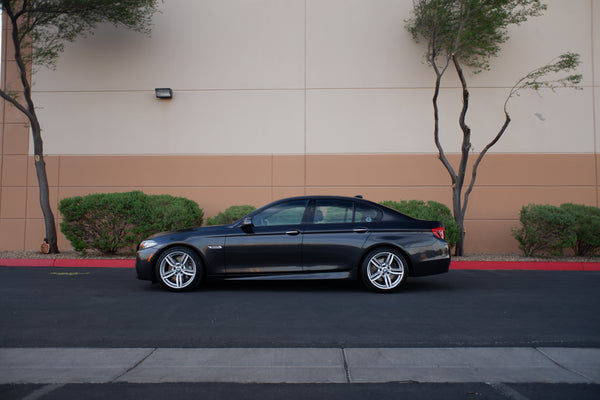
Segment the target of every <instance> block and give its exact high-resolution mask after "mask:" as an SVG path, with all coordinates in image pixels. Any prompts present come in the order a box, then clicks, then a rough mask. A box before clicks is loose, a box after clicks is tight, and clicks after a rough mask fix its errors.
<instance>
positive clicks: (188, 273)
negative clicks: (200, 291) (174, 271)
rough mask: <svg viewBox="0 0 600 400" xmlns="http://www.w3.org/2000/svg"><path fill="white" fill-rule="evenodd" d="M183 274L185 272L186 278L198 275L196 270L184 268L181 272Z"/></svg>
mask: <svg viewBox="0 0 600 400" xmlns="http://www.w3.org/2000/svg"><path fill="white" fill-rule="evenodd" d="M181 272H183V274H184V275H186V276H194V275H196V269H195V268H193V267H192V268H183V269H182V270H181Z"/></svg>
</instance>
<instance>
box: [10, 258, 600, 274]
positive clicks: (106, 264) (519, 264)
mask: <svg viewBox="0 0 600 400" xmlns="http://www.w3.org/2000/svg"><path fill="white" fill-rule="evenodd" d="M0 266H3V267H56V268H135V260H134V259H69V258H57V259H52V260H42V259H29V258H4V259H0ZM450 269H451V270H481V271H490V270H521V271H600V262H578V261H573V262H549V261H452V264H451V265H450Z"/></svg>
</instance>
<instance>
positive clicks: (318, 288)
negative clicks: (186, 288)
mask: <svg viewBox="0 0 600 400" xmlns="http://www.w3.org/2000/svg"><path fill="white" fill-rule="evenodd" d="M453 283H455V282H448V281H445V280H442V279H436V278H411V279H409V280H408V281H407V282H406V283H405V284H403V286H402V287H401V288H400V289H399V290H397V291H396V292H394V293H395V294H402V293H419V292H440V291H453V290H457V289H458V288H457V287H456V286H455V285H453ZM142 289H143V290H145V291H149V292H167V290H166V289H165V288H163V287H162V285H160V284H158V283H155V284H148V285H143V287H142ZM196 291H200V292H211V291H236V292H239V291H249V292H261V291H263V292H362V293H369V294H379V293H375V292H373V291H371V290H369V289H367V288H366V287H365V286H364V285H363V284H362V283H361V282H360V281H354V280H281V281H278V280H214V281H207V282H203V283H202V284H201V285H200V287H199V288H198V289H197V290H196ZM193 292H195V291H193Z"/></svg>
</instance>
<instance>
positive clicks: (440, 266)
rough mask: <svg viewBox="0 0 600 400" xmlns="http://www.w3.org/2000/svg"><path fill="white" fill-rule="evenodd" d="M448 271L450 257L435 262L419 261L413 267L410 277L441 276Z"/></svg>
mask: <svg viewBox="0 0 600 400" xmlns="http://www.w3.org/2000/svg"><path fill="white" fill-rule="evenodd" d="M449 269H450V257H448V258H443V259H437V260H429V261H421V262H420V263H419V264H417V265H416V266H413V268H412V271H411V274H410V276H427V275H436V274H443V273H446V272H448V270H449Z"/></svg>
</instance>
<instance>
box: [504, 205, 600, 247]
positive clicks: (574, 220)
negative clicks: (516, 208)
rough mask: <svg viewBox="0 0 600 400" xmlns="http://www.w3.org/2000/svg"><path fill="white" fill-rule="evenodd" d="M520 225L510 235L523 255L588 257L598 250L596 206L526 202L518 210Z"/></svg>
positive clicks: (599, 223)
mask: <svg viewBox="0 0 600 400" xmlns="http://www.w3.org/2000/svg"><path fill="white" fill-rule="evenodd" d="M520 221H521V227H520V228H515V229H513V232H512V233H513V236H514V237H515V239H517V241H518V242H519V248H520V249H521V250H523V253H524V254H525V255H526V256H535V255H552V256H559V255H562V254H563V252H564V249H572V250H573V252H574V253H575V255H578V256H589V255H593V254H595V253H596V252H597V251H598V249H600V209H599V208H596V207H590V206H584V205H580V204H571V203H567V204H563V205H561V206H560V207H557V206H551V205H540V204H529V205H527V206H524V207H523V208H522V209H521V215H520Z"/></svg>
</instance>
